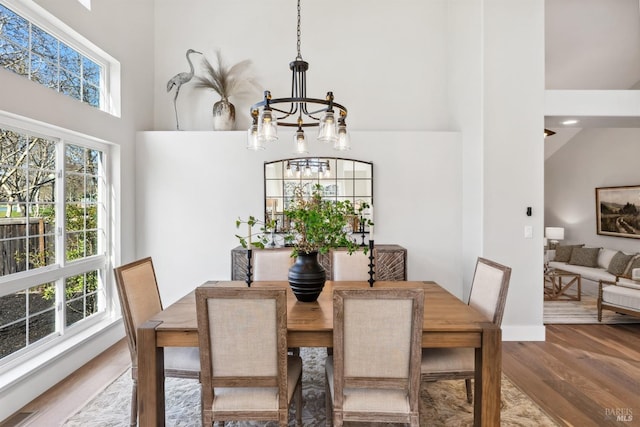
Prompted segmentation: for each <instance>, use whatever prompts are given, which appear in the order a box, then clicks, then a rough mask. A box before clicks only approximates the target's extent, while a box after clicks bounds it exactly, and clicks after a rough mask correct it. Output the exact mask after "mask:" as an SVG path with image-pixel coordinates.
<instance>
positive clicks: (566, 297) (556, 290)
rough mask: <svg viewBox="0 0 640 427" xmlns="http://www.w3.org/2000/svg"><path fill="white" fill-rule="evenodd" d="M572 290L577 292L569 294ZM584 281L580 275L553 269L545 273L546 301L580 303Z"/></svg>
mask: <svg viewBox="0 0 640 427" xmlns="http://www.w3.org/2000/svg"><path fill="white" fill-rule="evenodd" d="M571 288H575V291H576V292H572V293H567V291H568V290H570V289H571ZM581 293H582V279H581V277H580V275H579V274H578V273H571V272H569V271H564V270H559V269H557V268H556V269H552V270H549V271H547V272H545V273H544V300H545V301H580V298H581Z"/></svg>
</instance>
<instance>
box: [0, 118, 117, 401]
mask: <svg viewBox="0 0 640 427" xmlns="http://www.w3.org/2000/svg"><path fill="white" fill-rule="evenodd" d="M0 127H3V128H7V129H12V130H15V131H17V132H20V133H28V134H29V135H37V136H42V137H45V138H48V139H55V140H57V141H60V144H65V143H66V144H73V145H79V146H82V147H86V148H94V149H97V150H100V151H101V152H102V153H103V160H102V162H103V166H102V167H103V170H104V178H105V185H104V188H103V189H102V192H103V194H102V197H103V200H104V211H105V212H104V215H103V216H102V217H101V218H100V219H99V221H100V222H99V224H98V227H102V228H103V229H104V241H103V242H102V244H101V245H100V246H99V250H100V253H99V254H97V255H93V256H89V257H86V258H82V259H76V260H72V261H67V260H66V251H65V248H64V247H65V244H64V235H65V230H64V211H65V206H64V205H65V203H66V200H65V195H64V185H58V186H57V189H56V199H55V204H56V210H57V212H58V213H59V214H57V215H56V235H57V236H58V238H56V263H55V264H52V265H48V266H46V267H41V268H37V269H34V270H27V271H23V272H20V273H15V274H11V275H8V276H2V277H0V296H3V295H8V294H12V293H15V292H18V291H22V290H25V289H28V288H31V287H34V286H38V285H40V284H44V283H48V282H55V283H56V316H57V319H56V321H57V322H61V323H60V325H61V328H60V330H58V331H56V333H54V334H51V335H50V336H48V337H45V338H42V339H40V340H38V341H36V342H35V343H33V344H29V345H27V346H25V347H23V348H22V349H20V350H17V351H16V352H14V353H13V354H10V355H8V356H6V357H4V358H3V359H0V376H1V375H2V374H3V373H6V372H8V371H10V370H11V369H12V368H14V367H15V366H17V365H19V364H20V363H24V362H25V361H26V360H28V359H29V358H30V357H31V356H33V355H34V354H37V353H41V352H43V351H46V350H49V349H53V348H54V347H56V346H59V345H60V344H63V343H64V342H68V341H70V340H72V339H73V338H74V337H76V336H78V335H81V334H83V333H84V332H86V331H88V330H89V329H92V328H94V327H96V326H97V325H99V324H101V323H103V322H105V321H106V322H109V323H110V322H112V321H113V319H114V317H118V316H119V313H117V312H116V309H117V308H118V305H117V304H116V303H114V298H116V299H117V297H116V295H115V292H114V283H113V280H112V276H113V275H112V274H111V266H112V262H111V259H112V258H113V255H114V254H113V253H110V250H112V248H113V245H112V239H113V229H112V227H113V226H114V221H113V215H114V214H115V213H114V211H113V209H112V201H113V198H114V194H113V177H112V174H111V170H112V167H111V161H112V157H113V152H114V147H115V146H114V145H113V144H110V143H108V142H107V141H103V140H99V139H97V138H93V137H90V136H86V135H82V134H79V133H76V132H73V131H68V130H65V129H62V128H58V127H56V126H52V125H47V124H44V123H41V122H37V121H34V120H30V119H26V118H23V117H19V116H16V115H14V114H12V113H8V112H3V111H0ZM61 154H62V158H64V150H63V149H61V147H58V149H57V156H58V159H57V160H58V161H57V172H56V174H57V175H58V176H60V174H61V172H62V171H63V165H64V162H62V163H61V162H60V155H61ZM58 179H61V178H58ZM60 234H61V235H60ZM61 242H62V243H61ZM95 270H98V271H101V272H102V273H101V278H100V280H101V281H102V292H103V294H104V298H103V299H102V300H101V301H100V302H99V306H98V308H99V310H102V311H101V312H98V313H96V314H94V315H91V316H89V317H87V318H84V319H82V320H80V321H78V322H76V323H74V324H73V325H70V326H66V323H65V320H64V317H63V316H64V314H65V313H64V310H65V307H64V306H60V304H61V303H62V294H61V292H64V281H65V278H67V277H72V276H75V275H78V274H82V273H87V272H90V271H95ZM1 388H2V384H0V389H1Z"/></svg>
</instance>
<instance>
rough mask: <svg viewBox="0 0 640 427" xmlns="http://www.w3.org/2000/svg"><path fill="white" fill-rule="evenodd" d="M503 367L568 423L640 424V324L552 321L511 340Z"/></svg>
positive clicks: (553, 414)
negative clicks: (541, 336)
mask: <svg viewBox="0 0 640 427" xmlns="http://www.w3.org/2000/svg"><path fill="white" fill-rule="evenodd" d="M502 369H503V371H504V373H505V374H506V375H507V376H508V377H509V378H510V379H511V381H513V383H514V384H516V386H518V387H519V388H520V389H521V390H523V391H524V392H525V393H526V394H527V395H528V396H529V397H530V398H532V399H533V400H534V401H535V402H536V403H537V404H538V405H540V406H541V407H542V409H543V410H545V411H546V412H547V413H548V414H549V415H550V416H551V417H553V418H554V419H555V420H556V421H557V422H558V423H559V424H560V425H562V426H579V427H589V426H598V427H605V426H640V324H627V325H547V333H546V341H545V342H505V343H504V344H503V360H502ZM619 416H620V417H619Z"/></svg>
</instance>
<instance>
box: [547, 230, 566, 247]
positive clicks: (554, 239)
mask: <svg viewBox="0 0 640 427" xmlns="http://www.w3.org/2000/svg"><path fill="white" fill-rule="evenodd" d="M544 234H545V236H546V238H547V239H548V240H549V243H551V244H553V245H557V244H558V241H560V240H564V227H546V228H545V229H544Z"/></svg>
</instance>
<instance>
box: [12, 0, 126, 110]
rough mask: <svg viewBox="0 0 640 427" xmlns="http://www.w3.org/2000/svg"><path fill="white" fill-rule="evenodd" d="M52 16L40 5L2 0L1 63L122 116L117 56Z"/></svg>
mask: <svg viewBox="0 0 640 427" xmlns="http://www.w3.org/2000/svg"><path fill="white" fill-rule="evenodd" d="M3 3H4V4H3ZM49 16H50V15H49V14H48V13H47V12H46V11H44V10H43V9H41V8H40V7H39V6H37V5H31V6H29V7H27V5H26V4H24V3H19V2H18V3H17V2H15V1H13V0H0V65H1V66H3V67H4V68H6V69H8V70H11V71H13V72H15V73H17V74H20V75H22V76H25V77H27V78H28V79H30V80H32V81H34V82H37V83H39V84H41V85H43V86H46V87H49V88H51V89H54V90H56V91H58V92H60V93H62V94H64V95H67V96H70V97H72V98H74V99H77V100H79V101H81V102H84V103H86V104H88V105H91V106H92V107H95V108H98V109H101V110H103V111H107V112H110V113H111V114H114V115H116V116H118V115H119V108H120V107H119V94H116V93H112V91H111V89H112V88H114V87H119V84H118V82H117V79H119V75H116V74H119V72H118V70H119V64H118V63H117V61H115V60H114V59H113V58H111V57H110V56H108V55H107V54H106V53H104V52H103V51H101V50H100V49H99V48H97V47H96V46H94V45H92V44H91V43H90V42H88V41H87V40H85V39H84V38H82V37H81V36H80V35H78V34H76V33H75V32H74V31H73V30H71V29H70V28H68V27H66V26H64V25H63V24H61V23H59V22H56V25H54V24H49V23H48V21H47V18H48V17H49ZM112 80H113V81H112ZM107 100H112V104H111V105H109V104H108V102H107Z"/></svg>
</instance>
